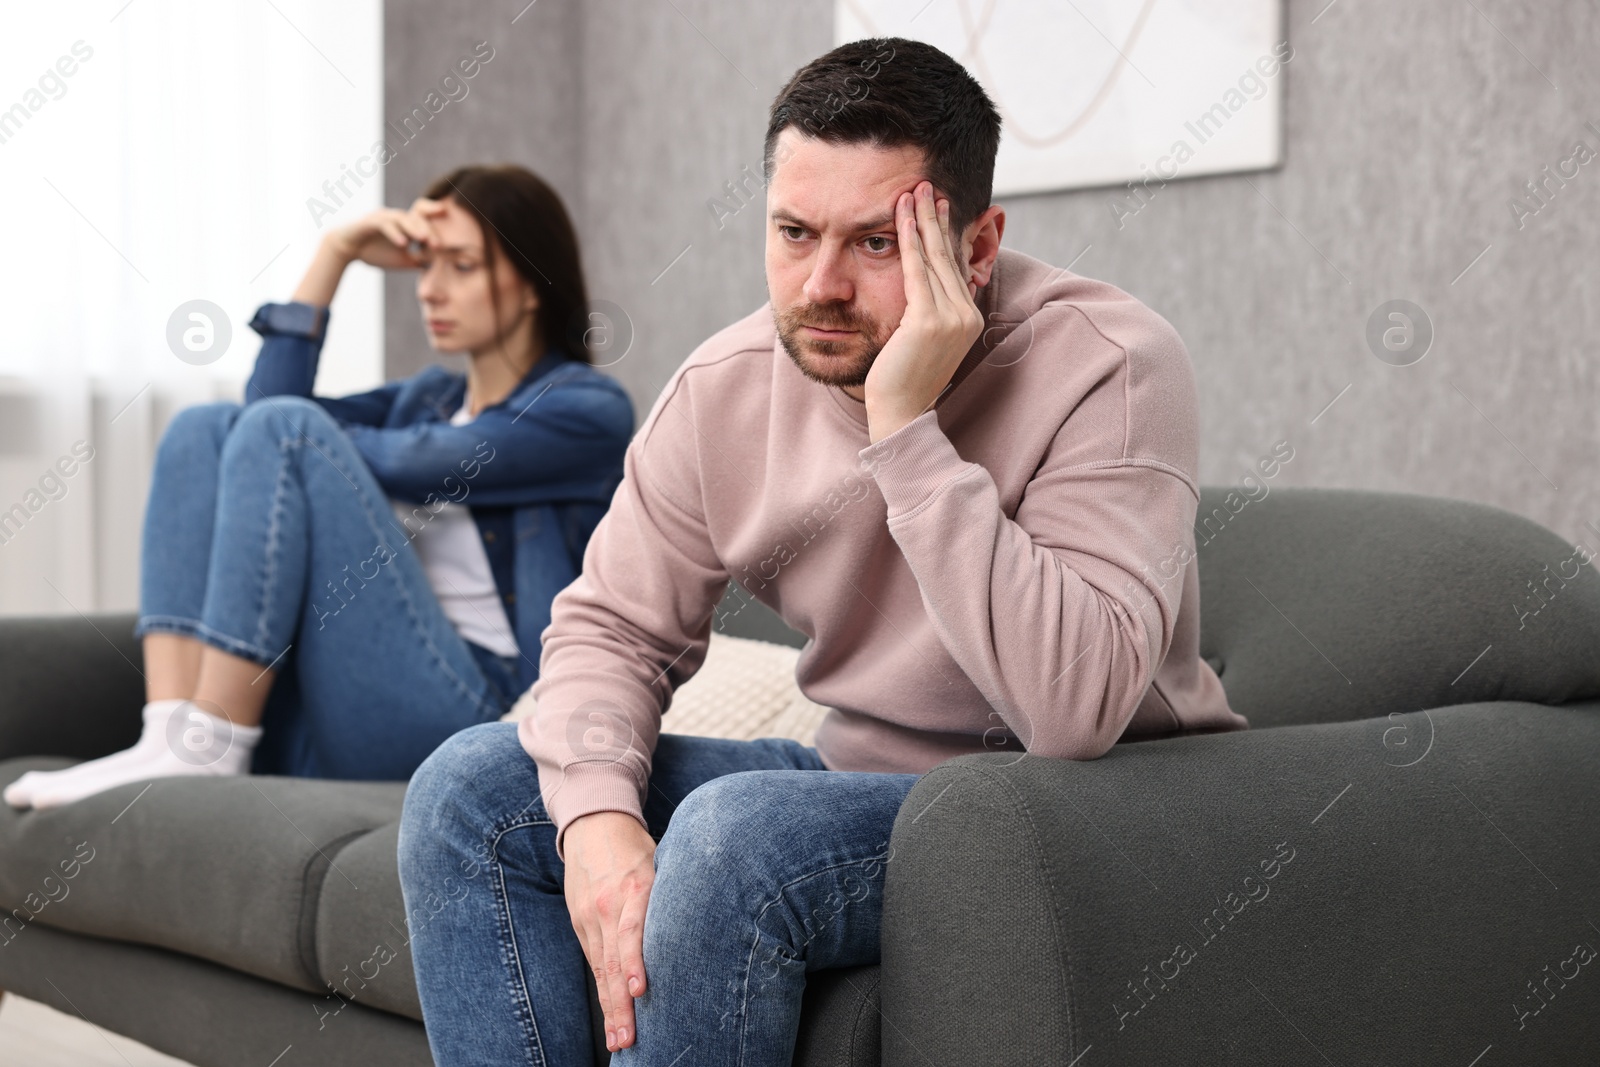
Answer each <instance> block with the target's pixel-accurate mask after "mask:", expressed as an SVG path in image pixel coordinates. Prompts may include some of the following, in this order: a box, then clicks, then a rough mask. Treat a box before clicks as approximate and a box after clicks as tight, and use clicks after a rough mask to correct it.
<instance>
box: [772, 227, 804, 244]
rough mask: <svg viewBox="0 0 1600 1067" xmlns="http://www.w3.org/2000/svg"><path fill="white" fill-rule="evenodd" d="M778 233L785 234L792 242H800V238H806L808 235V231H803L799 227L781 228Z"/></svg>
mask: <svg viewBox="0 0 1600 1067" xmlns="http://www.w3.org/2000/svg"><path fill="white" fill-rule="evenodd" d="M778 232H779V233H781V234H783V235H784V236H785V237H787V238H788V239H789V240H791V241H798V240H800V238H802V237H804V236H805V233H806V231H805V230H803V229H801V228H800V227H799V226H779V227H778Z"/></svg>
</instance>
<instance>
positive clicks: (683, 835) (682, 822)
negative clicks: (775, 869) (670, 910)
mask: <svg viewBox="0 0 1600 1067" xmlns="http://www.w3.org/2000/svg"><path fill="white" fill-rule="evenodd" d="M781 773H782V772H773V771H737V772H735V773H733V774H725V775H722V776H721V777H719V778H713V779H711V780H710V781H709V782H705V783H702V784H701V785H699V786H697V787H696V788H694V789H693V790H691V791H690V792H689V795H688V796H686V797H684V798H683V801H682V802H681V803H680V804H679V805H678V806H677V807H676V808H675V809H673V812H672V818H671V820H670V821H669V822H668V823H667V831H666V833H664V834H662V836H661V842H660V845H659V846H658V847H657V849H656V869H657V870H658V871H670V872H672V873H673V874H675V875H678V876H682V875H684V874H691V873H692V875H693V876H694V877H697V878H705V879H708V880H710V881H711V882H712V883H713V884H716V883H717V882H719V881H721V880H723V879H728V878H733V879H739V878H740V877H741V876H742V875H743V874H745V873H747V872H748V871H749V870H750V869H751V867H752V866H757V867H759V866H760V864H761V862H762V860H761V858H760V857H759V856H757V855H754V850H755V849H756V848H757V846H758V843H759V842H760V841H762V840H763V839H764V838H765V837H767V836H770V834H771V831H772V828H773V826H775V825H782V821H781V818H782V817H781V813H780V812H779V811H778V809H777V805H779V804H781V795H780V794H781V789H775V786H776V784H777V783H776V782H775V781H774V775H775V774H781ZM810 773H814V772H810ZM774 820H778V821H776V822H775V821H774Z"/></svg>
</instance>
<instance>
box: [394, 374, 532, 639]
mask: <svg viewBox="0 0 1600 1067" xmlns="http://www.w3.org/2000/svg"><path fill="white" fill-rule="evenodd" d="M472 418H473V416H472V413H471V410H470V406H469V405H468V404H467V402H466V400H465V399H463V400H462V402H461V409H460V410H459V411H457V412H456V413H455V414H454V415H452V416H450V424H451V425H452V426H464V425H466V424H467V423H469V422H471V421H472ZM389 503H390V506H391V507H392V508H393V509H394V513H395V517H396V518H398V519H399V520H400V521H401V526H402V528H403V529H405V531H406V532H407V534H408V535H409V536H410V537H411V547H412V548H414V549H416V552H417V557H418V558H419V559H421V560H422V569H423V570H424V571H426V572H427V575H428V584H429V585H430V586H432V587H433V592H434V595H435V596H437V597H438V598H439V606H440V607H441V608H443V609H444V614H445V617H446V618H448V619H449V620H450V621H451V623H453V624H454V625H455V628H456V632H457V633H459V634H460V635H461V636H462V637H463V638H465V639H466V640H468V641H471V642H473V643H474V644H479V645H482V646H483V647H484V648H487V649H489V651H491V652H494V653H495V654H497V655H500V656H515V655H517V642H516V639H515V637H514V636H513V633H512V629H511V620H510V619H508V618H507V617H506V609H505V606H504V604H503V603H502V602H501V600H500V592H499V589H498V588H497V587H496V586H495V584H494V571H492V570H491V569H490V568H489V555H488V553H486V552H485V551H484V550H483V540H482V538H481V537H480V535H479V534H478V524H477V523H476V522H474V521H473V519H472V512H471V511H470V510H468V509H467V507H466V505H464V504H446V505H444V507H442V508H440V509H439V511H437V512H434V513H433V514H432V515H431V517H430V515H429V508H428V507H427V506H426V505H420V504H410V503H406V502H405V501H401V500H391V501H390V502H389ZM422 520H426V521H422Z"/></svg>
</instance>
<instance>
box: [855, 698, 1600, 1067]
mask: <svg viewBox="0 0 1600 1067" xmlns="http://www.w3.org/2000/svg"><path fill="white" fill-rule="evenodd" d="M1394 730H1404V731H1406V732H1407V735H1408V736H1407V737H1406V738H1405V739H1404V743H1403V744H1402V743H1400V738H1399V735H1397V734H1395V733H1393V732H1391V731H1394ZM1597 755H1600V702H1589V703H1587V704H1583V705H1576V706H1572V707H1566V708H1551V707H1545V706H1540V705H1534V704H1526V703H1513V702H1505V703H1488V704H1469V705H1464V706H1460V707H1454V708H1445V709H1441V710H1434V711H1429V712H1417V713H1413V714H1410V715H1405V716H1401V717H1399V718H1397V719H1395V720H1387V719H1377V720H1366V721H1358V722H1348V723H1337V724H1328V725H1317V726H1297V727H1281V728H1272V729H1264V730H1252V731H1246V732H1243V733H1238V734H1231V735H1212V736H1201V737H1185V738H1173V739H1167V740H1161V741H1151V742H1141V743H1140V744H1136V745H1121V746H1117V747H1116V748H1115V749H1114V750H1113V751H1112V752H1111V753H1109V754H1108V755H1106V756H1105V757H1103V758H1101V759H1098V760H1094V761H1090V762H1067V761H1052V760H1043V759H1036V758H1032V757H1022V758H1021V759H1020V760H1018V758H1017V757H1014V756H1002V755H1000V754H985V755H978V756H963V757H960V758H958V759H955V760H952V761H950V762H948V763H945V764H943V765H942V766H940V767H938V768H936V769H935V770H934V771H933V772H931V773H930V774H929V775H928V776H927V777H926V778H924V779H923V780H922V781H921V782H919V783H918V784H917V786H916V787H915V788H914V789H913V790H912V792H911V794H910V796H909V797H908V798H907V800H906V803H905V805H904V807H903V808H902V809H901V813H900V817H899V819H898V820H897V823H896V826H895V831H894V836H893V853H892V858H891V860H890V863H889V866H888V875H887V877H888V883H887V886H886V903H885V912H884V931H883V962H882V968H883V984H882V995H883V1012H884V1017H885V1020H886V1022H885V1026H884V1033H883V1038H884V1063H885V1064H886V1065H888V1067H910V1065H913V1064H917V1065H922V1064H927V1063H930V1062H931V1063H1062V1064H1065V1063H1069V1062H1072V1061H1073V1060H1074V1058H1075V1057H1078V1056H1084V1059H1083V1060H1082V1061H1081V1062H1082V1063H1084V1064H1088V1063H1094V1064H1099V1065H1108V1064H1129V1065H1133V1064H1139V1065H1144V1064H1151V1063H1179V1062H1182V1063H1228V1064H1237V1065H1253V1064H1263V1065H1265V1064H1274V1065H1276V1064H1284V1063H1304V1064H1319V1063H1337V1064H1355V1063H1422V1062H1440V1063H1459V1064H1467V1063H1471V1062H1473V1061H1474V1058H1475V1057H1477V1056H1478V1055H1479V1054H1480V1053H1482V1052H1483V1051H1484V1050H1485V1049H1486V1048H1487V1047H1488V1046H1490V1045H1492V1046H1493V1047H1494V1052H1493V1053H1492V1055H1493V1057H1494V1062H1502V1063H1513V1062H1514V1063H1593V1062H1596V1061H1597V1059H1600V1012H1597V1011H1595V1010H1594V1005H1595V1002H1596V1001H1595V998H1596V995H1597V992H1596V989H1595V988H1594V987H1592V986H1590V985H1589V983H1590V982H1593V981H1594V980H1595V979H1594V976H1593V975H1591V974H1589V973H1588V972H1589V970H1590V968H1589V967H1582V968H1581V969H1580V968H1578V967H1577V966H1575V965H1574V964H1571V963H1568V964H1566V966H1565V967H1564V968H1563V961H1566V960H1569V959H1570V958H1571V957H1572V955H1573V952H1574V948H1575V946H1577V945H1578V944H1580V943H1587V944H1588V945H1590V946H1600V930H1597V929H1596V928H1595V927H1594V926H1593V925H1592V922H1591V920H1595V919H1600V916H1597V915H1596V914H1595V910H1594V902H1595V901H1596V900H1597V899H1600V854H1597V853H1596V850H1595V848H1594V843H1595V840H1596V837H1595V829H1594V827H1595V826H1596V825H1600V789H1597V788H1596V785H1595V764H1596V756H1597ZM1285 855H1287V856H1288V857H1289V859H1288V862H1287V863H1284V862H1281V860H1280V857H1282V856H1285ZM1269 875H1270V876H1269ZM1547 965H1548V967H1550V968H1551V971H1546V970H1544V968H1545V967H1546V966H1547ZM1555 970H1564V971H1565V973H1566V975H1567V977H1568V979H1569V981H1567V982H1566V983H1562V982H1561V981H1560V980H1559V978H1558V979H1556V980H1555V982H1554V983H1553V984H1552V985H1550V986H1549V990H1550V993H1549V1003H1548V1005H1547V1006H1545V1007H1544V1008H1543V1009H1542V1011H1540V1012H1539V1013H1538V1014H1536V1015H1533V1016H1531V1017H1529V1018H1527V1019H1525V1020H1523V1021H1524V1022H1525V1025H1523V1026H1519V1021H1518V1018H1517V1017H1516V1016H1515V1014H1514V1005H1516V1004H1519V1003H1520V1004H1523V1005H1525V1006H1526V1007H1527V1008H1531V1007H1533V1006H1536V1005H1538V1004H1539V1003H1540V1001H1537V1000H1535V999H1534V998H1533V994H1532V993H1531V992H1530V990H1529V988H1528V983H1529V982H1530V981H1534V982H1540V981H1543V980H1545V979H1546V977H1547V976H1549V975H1550V974H1551V973H1552V971H1555ZM1574 971H1576V972H1577V976H1576V977H1575V978H1574V977H1573V972H1574ZM1085 1053H1087V1055H1085ZM1485 1062H1487V1061H1485Z"/></svg>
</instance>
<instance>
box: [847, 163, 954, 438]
mask: <svg viewBox="0 0 1600 1067" xmlns="http://www.w3.org/2000/svg"><path fill="white" fill-rule="evenodd" d="M894 212H895V228H896V230H897V234H898V239H899V243H900V270H901V273H902V274H903V276H904V278H905V286H906V310H905V314H904V315H903V316H901V319H900V325H899V326H898V327H896V328H895V331H894V333H893V334H892V335H890V337H889V340H888V341H887V342H886V343H885V344H884V346H883V350H882V351H881V352H879V353H878V358H877V359H876V360H874V361H873V364H872V369H871V370H870V371H868V372H867V380H866V384H865V387H864V391H865V400H866V405H867V433H868V436H869V437H870V438H871V439H872V441H873V442H874V443H876V442H878V441H881V440H882V439H883V438H885V437H888V436H889V435H890V434H892V433H894V432H895V431H896V430H898V429H900V427H902V426H904V425H905V424H906V423H908V422H910V421H911V420H912V419H915V418H916V417H917V416H918V415H921V414H922V413H923V412H924V411H927V410H928V409H929V408H930V407H932V406H933V403H934V401H936V400H938V399H939V396H940V394H941V393H943V392H944V389H945V387H946V386H947V385H948V384H949V383H950V378H951V376H952V375H954V374H955V372H956V368H957V367H959V366H960V365H961V360H962V359H963V358H965V356H966V354H967V352H968V351H969V350H970V349H971V348H972V345H973V342H975V341H976V340H977V339H978V336H979V335H980V334H981V333H982V332H983V313H982V312H981V311H979V310H978V305H977V303H976V301H975V299H974V298H975V297H976V295H977V292H978V287H977V285H976V284H975V283H973V282H970V281H968V280H967V278H966V266H965V264H964V263H963V262H962V258H961V256H960V254H959V252H958V249H959V247H960V237H959V236H957V237H952V236H951V234H950V201H949V200H946V199H939V200H937V201H935V199H934V195H933V184H932V183H931V182H927V181H923V182H919V183H918V184H917V187H916V188H915V189H914V190H912V191H911V192H909V193H901V194H900V197H899V199H898V200H897V201H896V202H895V208H894Z"/></svg>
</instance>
